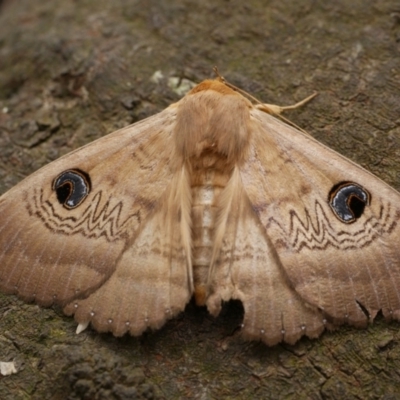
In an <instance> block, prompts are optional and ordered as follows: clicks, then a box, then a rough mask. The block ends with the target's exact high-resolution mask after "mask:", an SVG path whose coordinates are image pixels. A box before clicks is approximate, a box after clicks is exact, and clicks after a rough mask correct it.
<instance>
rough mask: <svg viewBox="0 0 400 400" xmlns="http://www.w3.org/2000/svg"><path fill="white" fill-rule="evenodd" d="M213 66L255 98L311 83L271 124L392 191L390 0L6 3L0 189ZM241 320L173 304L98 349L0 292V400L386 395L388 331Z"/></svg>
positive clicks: (395, 131)
mask: <svg viewBox="0 0 400 400" xmlns="http://www.w3.org/2000/svg"><path fill="white" fill-rule="evenodd" d="M214 65H218V67H219V69H220V71H221V72H222V73H223V74H224V75H225V76H226V77H227V78H229V80H230V81H231V82H232V83H234V84H236V85H238V86H240V87H241V88H243V89H245V90H246V91H248V92H250V93H252V94H254V95H255V96H256V97H258V98H260V99H262V100H264V101H266V102H269V103H273V102H275V103H278V104H283V105H285V104H291V103H293V102H294V101H297V100H300V99H302V98H304V97H305V96H307V95H309V94H310V93H311V92H313V91H314V90H317V91H318V92H319V96H318V97H317V98H316V99H315V100H314V101H313V102H312V103H310V104H308V105H307V106H306V107H304V108H302V109H301V110H296V111H294V112H293V113H291V114H290V116H289V118H290V119H291V120H292V121H294V122H295V123H296V124H298V125H300V126H302V127H303V128H304V129H306V130H307V131H308V132H310V133H311V134H312V135H313V136H315V137H316V138H318V140H320V141H321V142H323V143H326V144H327V145H329V146H330V147H332V148H334V149H336V150H337V151H339V152H340V153H342V154H344V155H345V156H347V157H349V158H350V159H352V160H354V161H356V162H358V163H359V164H361V165H363V166H365V167H366V168H367V169H369V170H371V171H372V172H373V173H375V174H376V175H378V176H380V177H381V178H382V179H384V180H385V181H386V182H388V183H389V184H391V185H392V186H394V187H395V188H397V189H398V190H399V189H400V179H399V178H400V164H399V162H398V161H399V156H400V126H399V125H400V118H399V116H400V83H399V82H400V7H399V5H398V2H397V1H396V0H392V1H391V0H378V1H376V0H374V1H372V0H352V1H351V2H349V1H345V0H338V1H335V2H325V1H322V0H321V1H318V0H300V1H297V2H293V1H291V0H268V1H261V0H248V1H245V2H244V1H242V0H231V1H223V0H204V1H201V2H199V1H194V0H170V1H157V0H119V1H113V2H108V1H104V0H96V1H94V0H85V1H79V2H74V1H66V0H64V1H62V0H53V1H51V2H43V1H39V0H21V1H18V2H16V1H5V2H4V1H3V2H2V3H1V4H0V192H1V193H3V192H4V191H6V190H7V189H9V188H10V187H12V186H13V185H14V184H16V183H17V182H18V181H19V180H21V179H22V178H23V177H24V176H27V175H28V174H29V173H31V172H33V171H34V170H36V169H37V168H39V167H40V166H42V165H44V164H46V163H48V162H49V161H51V160H53V159H55V158H57V157H59V156H60V155H62V154H65V153H67V152H68V151H70V150H72V149H75V148H77V147H79V146H81V145H83V144H85V143H88V142H89V141H91V140H93V139H96V138H98V137H101V136H102V135H104V134H106V133H109V132H111V131H113V130H115V129H117V128H119V127H122V126H125V125H127V124H129V123H132V122H134V121H137V120H139V119H141V118H143V117H146V116H150V115H152V114H154V113H155V112H157V111H159V110H161V109H163V108H164V107H165V106H167V105H168V104H170V103H171V102H173V101H175V100H177V99H179V97H180V95H179V94H178V92H179V91H178V90H177V89H176V88H175V87H173V85H171V82H173V80H172V79H171V78H174V77H176V78H187V79H189V80H191V81H193V82H199V81H201V80H202V79H204V78H206V77H210V76H212V72H211V70H212V67H213V66H214ZM156 71H160V72H161V73H162V76H163V78H162V79H160V80H158V81H157V82H156V81H155V80H154V79H153V80H152V79H151V77H153V78H154V76H155V75H154V74H155V73H156ZM156 76H161V75H160V73H158V74H156ZM242 313H243V310H242V308H241V306H240V304H237V303H229V304H228V305H227V306H226V307H225V308H224V310H223V312H222V314H221V316H220V317H219V318H218V319H213V318H212V317H210V316H209V315H208V313H207V311H206V310H204V309H201V308H196V307H195V306H194V305H192V304H189V305H188V307H187V309H186V311H185V312H184V313H183V314H182V315H181V316H180V317H178V318H176V319H174V320H172V321H170V322H169V323H168V324H167V325H166V326H165V327H164V328H163V329H161V330H160V331H158V332H155V333H149V334H145V335H143V336H142V337H140V338H132V337H123V338H120V339H116V338H114V337H112V336H111V335H106V334H101V335H100V334H97V333H95V332H93V331H91V330H90V329H89V330H88V331H86V332H84V333H83V334H81V335H79V336H77V335H75V333H74V330H75V323H74V321H73V319H71V318H67V317H64V316H63V315H62V313H61V311H60V310H58V309H42V308H39V307H37V306H35V305H25V304H23V303H22V302H21V301H19V300H17V299H16V298H15V297H14V296H5V295H0V361H10V360H13V359H14V360H15V361H16V364H17V367H18V369H19V371H18V373H17V374H15V375H12V376H7V377H1V376H0V398H1V399H13V400H16V399H27V398H30V399H65V398H68V399H81V398H82V399H130V398H135V396H136V397H137V398H168V399H171V398H201V399H212V398H232V399H242V398H243V399H244V398H264V399H267V398H271V399H279V398H282V399H283V398H284V399H291V398H308V399H337V398H345V399H353V398H354V399H395V398H400V375H399V367H398V365H399V363H400V334H399V327H400V324H399V323H394V322H393V323H390V324H387V323H385V322H384V321H383V320H382V318H380V317H379V316H378V318H377V319H376V321H375V322H374V324H373V325H371V326H370V327H369V328H368V329H367V330H356V329H353V328H349V327H342V328H340V329H339V330H337V331H335V332H328V333H325V334H324V335H322V337H321V338H320V339H318V340H308V339H302V340H301V341H300V342H299V343H297V344H296V345H294V346H287V345H278V346H275V347H273V348H268V347H266V346H264V345H263V344H260V343H254V342H243V341H242V340H241V339H240V335H239V334H238V330H237V329H236V328H237V327H238V326H239V323H240V321H241V318H242Z"/></svg>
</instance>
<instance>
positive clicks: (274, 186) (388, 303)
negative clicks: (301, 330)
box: [240, 110, 400, 326]
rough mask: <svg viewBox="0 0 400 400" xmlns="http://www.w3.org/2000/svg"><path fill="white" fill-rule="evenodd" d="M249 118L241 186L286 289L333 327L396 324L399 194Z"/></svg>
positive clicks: (332, 155) (265, 121)
mask: <svg viewBox="0 0 400 400" xmlns="http://www.w3.org/2000/svg"><path fill="white" fill-rule="evenodd" d="M252 118H253V125H254V131H253V136H252V143H251V148H250V153H249V156H248V158H247V160H246V162H245V163H244V165H243V166H242V167H241V168H240V175H241V181H242V182H243V186H244V190H245V192H246V195H247V196H248V198H249V200H250V203H251V207H252V209H253V211H254V214H255V215H256V216H257V219H258V221H259V223H260V224H261V226H262V231H263V233H264V234H265V235H266V236H267V237H268V239H269V241H270V243H271V244H272V246H273V248H274V253H275V254H276V260H277V262H278V265H279V266H281V267H282V271H283V272H284V273H285V275H286V277H287V280H288V282H289V283H290V287H291V288H292V289H293V290H294V291H295V292H296V293H297V294H299V295H300V296H301V298H302V299H304V300H305V301H306V302H307V303H308V304H309V305H311V306H313V307H316V308H317V309H319V310H321V311H322V312H323V313H324V315H325V316H326V317H327V318H329V319H330V320H332V322H334V323H342V322H348V323H350V324H353V325H357V326H363V325H365V324H366V323H367V321H368V318H372V319H373V318H374V317H375V315H376V313H377V312H378V311H379V310H382V312H383V315H384V316H385V317H387V318H392V317H394V318H396V319H399V317H400V290H399V289H400V251H399V242H400V240H399V239H400V224H399V222H400V195H399V193H397V192H396V191H395V190H394V189H392V188H391V187H389V186H388V185H387V184H385V183H384V182H382V181H381V180H379V179H378V178H377V177H375V176H374V175H372V174H370V173H368V172H367V171H365V170H364V169H363V168H361V167H360V166H358V165H356V164H354V163H353V162H351V161H349V160H347V159H346V158H345V157H343V156H341V155H339V154H337V153H336V152H334V151H332V150H330V149H328V148H327V147H325V146H324V145H322V144H320V143H318V142H317V141H316V140H315V139H313V138H311V137H310V136H308V135H306V134H303V133H302V132H299V131H298V130H296V129H294V128H292V127H290V126H288V125H286V124H284V123H281V122H280V121H278V120H277V119H275V118H273V117H271V116H269V115H267V114H265V113H263V112H261V111H258V110H253V111H252ZM349 190H350V192H348V191H349ZM351 190H353V192H354V193H356V195H353V194H354V193H353V192H351ZM335 193H336V194H335ZM349 193H353V194H351V195H349ZM363 195H368V199H364V200H365V202H364V203H363V201H361V200H362V199H360V198H357V196H358V197H362V196H363ZM341 196H342V197H341ZM335 202H336V203H337V204H336V203H335ZM353 202H355V203H353ZM333 203H334V204H333ZM335 207H336V210H337V211H338V212H336V213H335ZM349 209H350V210H351V209H354V211H355V214H354V216H355V218H353V220H351V219H349V220H347V221H346V218H347V217H351V215H350V216H348V215H347V216H346V215H345V213H344V214H341V212H342V211H343V212H346V210H349ZM350 214H351V213H350Z"/></svg>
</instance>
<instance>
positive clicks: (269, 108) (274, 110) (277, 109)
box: [213, 66, 318, 135]
mask: <svg viewBox="0 0 400 400" xmlns="http://www.w3.org/2000/svg"><path fill="white" fill-rule="evenodd" d="M213 71H214V73H215V74H216V75H217V78H218V80H219V81H220V82H222V83H224V84H225V85H226V86H228V87H230V88H231V89H233V90H234V91H236V92H239V93H240V94H241V95H243V96H245V97H247V98H248V99H250V100H252V101H253V102H254V103H257V104H256V106H255V107H256V108H257V109H259V110H260V111H264V112H266V113H267V114H270V115H272V116H275V117H278V118H280V119H281V120H282V121H284V122H286V123H287V124H289V125H291V126H293V127H294V128H296V129H298V130H300V131H301V132H303V133H305V134H306V135H310V134H309V133H308V132H307V131H305V130H304V129H302V128H301V127H300V126H298V125H296V124H295V123H294V122H292V121H290V120H289V119H287V118H285V117H284V116H283V115H281V114H282V113H283V112H284V111H287V110H295V109H296V108H299V107H302V106H303V105H304V104H306V103H308V102H309V101H311V100H312V99H313V98H314V97H315V96H317V95H318V92H314V93H313V94H311V95H310V96H308V97H306V98H305V99H303V100H300V101H299V102H297V103H296V104H293V105H290V106H277V105H276V104H267V103H261V101H260V100H258V99H257V98H255V97H254V96H252V95H251V94H250V93H247V92H246V91H245V90H243V89H240V88H239V87H237V86H235V85H232V84H231V83H229V82H228V81H227V80H226V79H225V78H224V77H223V76H222V75H221V74H220V73H219V71H218V67H217V66H215V67H214V68H213Z"/></svg>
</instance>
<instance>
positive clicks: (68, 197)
mask: <svg viewBox="0 0 400 400" xmlns="http://www.w3.org/2000/svg"><path fill="white" fill-rule="evenodd" d="M90 186H91V185H90V177H89V175H88V174H86V173H85V172H83V171H80V170H78V169H73V170H67V171H64V172H62V173H61V174H60V175H58V176H57V178H56V179H54V181H53V190H55V191H56V194H57V199H58V201H59V203H60V204H62V205H63V206H64V207H65V208H67V209H68V210H71V209H73V208H76V207H78V206H79V205H80V204H82V202H83V201H84V200H85V199H86V197H87V195H88V194H89V192H90V189H91V187H90Z"/></svg>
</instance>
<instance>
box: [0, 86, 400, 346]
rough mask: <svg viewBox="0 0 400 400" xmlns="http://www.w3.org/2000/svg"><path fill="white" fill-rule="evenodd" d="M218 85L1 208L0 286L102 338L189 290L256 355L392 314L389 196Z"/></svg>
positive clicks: (101, 145) (34, 180)
mask: <svg viewBox="0 0 400 400" xmlns="http://www.w3.org/2000/svg"><path fill="white" fill-rule="evenodd" d="M271 112H272V109H271V108H270V107H268V106H267V105H264V104H257V103H254V102H252V101H250V100H249V99H248V98H246V97H245V96H244V95H243V94H241V93H240V92H238V91H237V90H236V89H235V88H234V87H232V86H231V85H230V84H228V83H227V82H225V81H224V80H223V79H222V78H219V79H215V80H206V81H203V82H202V83H200V84H199V85H197V86H196V87H195V88H193V89H192V90H191V91H190V92H189V93H188V94H187V95H186V96H184V97H183V98H182V99H181V100H180V101H178V102H177V103H175V104H172V105H170V106H169V107H168V108H166V109H165V110H164V111H162V112H160V113H159V114H157V115H154V116H152V117H150V118H147V119H145V120H143V121H140V122H138V123H135V124H133V125H131V126H128V127H126V128H123V129H121V130H118V131H116V132H114V133H111V134H110V135H108V136H105V137H103V138H101V139H99V140H97V141H95V142H93V143H90V144H88V145H86V146H84V147H82V148H80V149H78V150H76V151H73V152H72V153H70V154H68V155H66V156H64V157H61V158H60V159H58V160H56V161H54V162H52V163H50V164H49V165H47V166H45V167H44V168H42V169H40V170H39V171H37V172H36V173H34V174H32V175H31V176H30V177H28V178H26V179H25V180H24V181H22V182H21V183H20V184H18V185H17V186H15V187H14V188H13V189H11V190H10V191H9V192H7V193H6V194H4V195H3V196H2V197H1V198H0V289H1V290H2V291H3V292H6V293H10V294H15V295H17V296H18V297H20V298H22V299H23V300H25V301H30V302H31V301H35V302H36V303H38V304H40V305H43V306H50V305H52V304H59V305H61V306H62V307H63V310H64V312H65V313H66V314H68V315H72V314H74V317H75V320H76V321H77V322H78V323H79V325H78V331H81V330H82V329H84V328H86V327H87V326H88V324H89V323H90V324H91V325H92V326H93V327H94V329H96V330H97V331H101V332H104V331H110V332H112V333H113V334H114V335H116V336H121V335H124V334H125V333H127V332H129V333H130V334H132V335H140V334H141V333H142V332H144V331H145V330H147V329H148V328H150V329H157V328H160V327H161V326H162V325H163V324H164V323H165V322H166V320H168V319H170V318H172V317H174V316H175V315H177V314H178V313H179V312H181V311H182V310H183V309H184V308H185V305H186V304H187V303H188V301H189V300H190V299H191V297H192V296H193V295H194V297H195V300H196V303H197V304H198V305H205V306H207V308H208V310H209V312H210V313H211V314H212V315H214V316H216V315H218V313H219V312H220V310H221V304H222V303H223V302H226V301H228V300H230V299H237V300H240V301H241V302H242V304H243V307H244V319H243V324H242V331H243V334H244V335H245V337H247V338H249V339H255V340H262V341H264V342H265V343H266V344H268V345H274V344H276V343H279V342H282V341H283V342H287V343H295V342H296V341H297V340H298V339H299V338H300V337H302V336H303V335H306V336H308V337H310V338H315V337H318V336H319V335H320V334H321V333H322V332H323V331H324V329H326V328H327V327H333V326H336V325H340V324H343V323H347V324H350V325H353V326H356V327H364V326H366V325H367V323H368V322H369V321H372V320H373V319H374V317H375V316H376V315H377V313H378V312H379V311H381V312H382V314H383V316H384V317H385V318H386V319H388V320H391V319H394V320H400V252H399V238H400V194H399V193H397V192H396V191H395V190H394V189H392V188H391V187H389V186H388V185H387V184H385V183H384V182H382V181H381V180H379V179H378V178H377V177H375V176H374V175H372V174H371V173H369V172H367V171H366V170H364V169H363V168H361V167H360V166H358V165H356V164H355V163H353V162H351V161H349V160H348V159H346V158H344V157H343V156H341V155H340V154H338V153H336V152H334V151H332V150H330V149H329V148H327V147H325V146H324V145H322V144H320V143H318V142H317V141H316V140H315V139H313V138H312V137H311V136H309V135H307V134H305V133H303V132H301V131H299V130H298V129H296V128H294V127H292V126H289V125H288V124H286V123H284V122H282V121H281V120H279V119H277V118H276V117H274V116H273V115H270V114H271Z"/></svg>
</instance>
